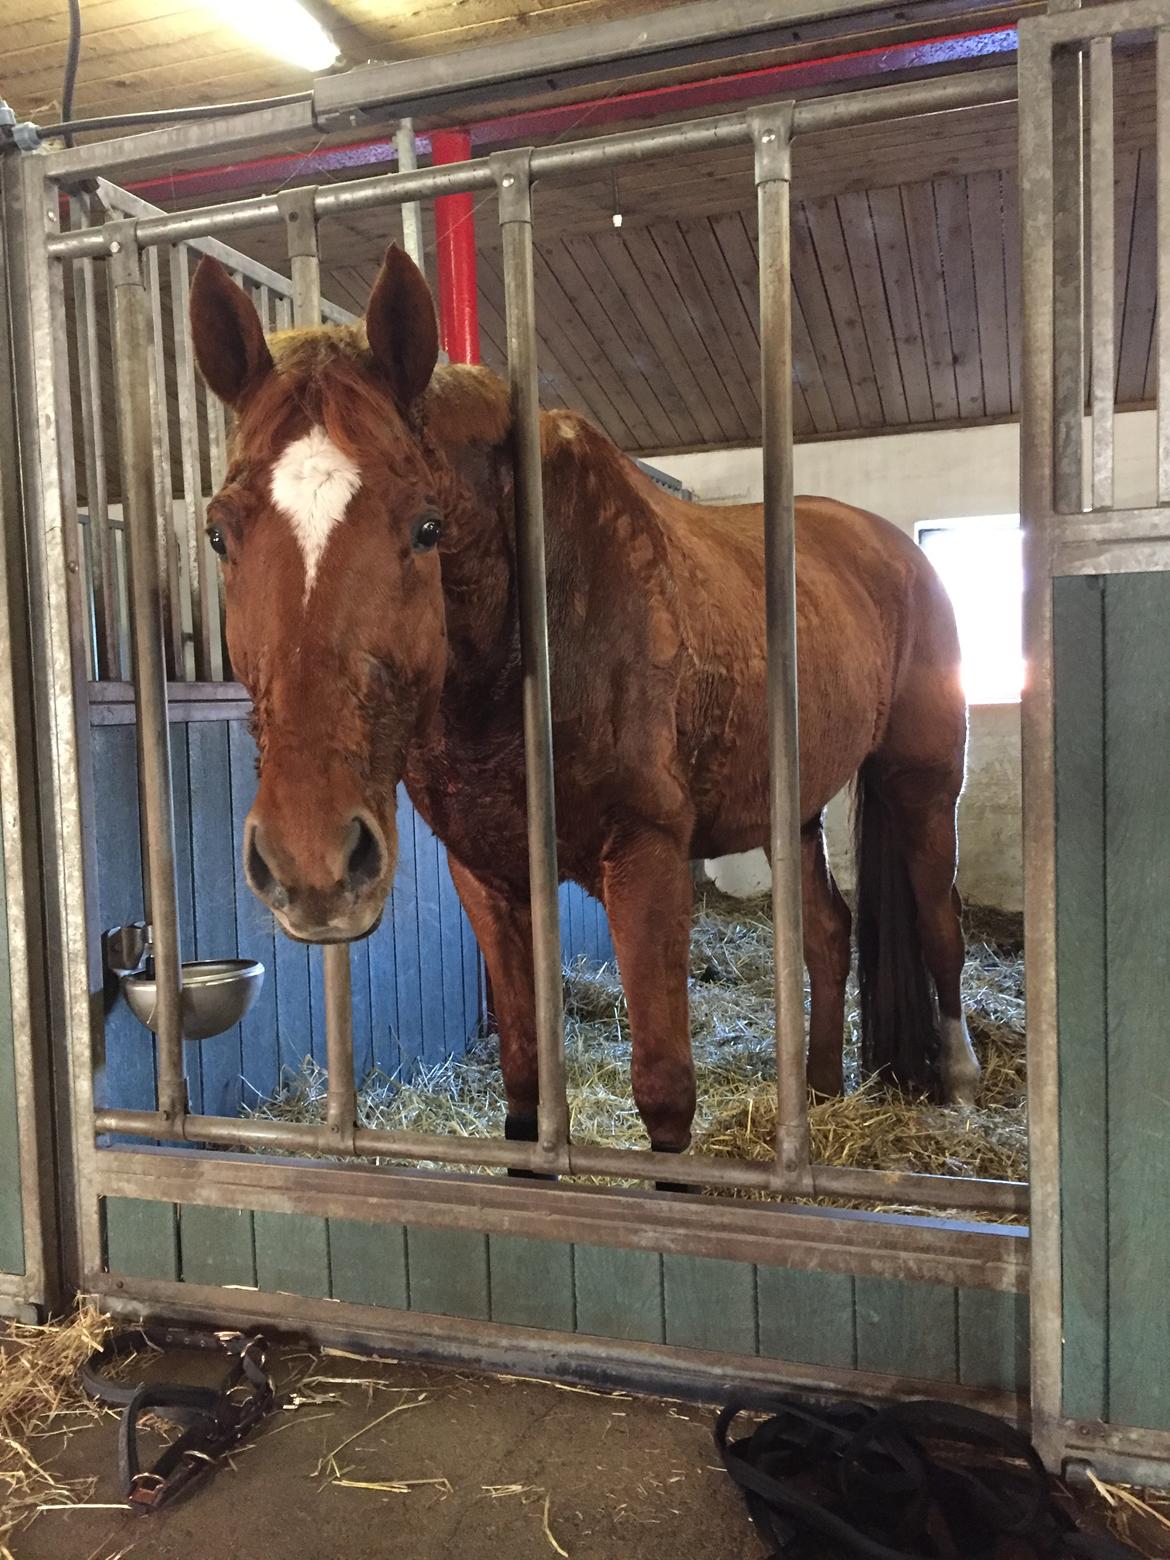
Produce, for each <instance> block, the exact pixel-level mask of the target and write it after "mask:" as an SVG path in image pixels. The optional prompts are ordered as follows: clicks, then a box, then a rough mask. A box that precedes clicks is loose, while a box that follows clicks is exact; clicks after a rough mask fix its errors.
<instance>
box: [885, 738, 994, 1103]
mask: <svg viewBox="0 0 1170 1560" xmlns="http://www.w3.org/2000/svg"><path fill="white" fill-rule="evenodd" d="M961 787H962V772H961V770H956V771H955V772H953V773H949V772H948V773H940V772H939V771H938V770H937V769H926V768H924V769H908V770H902V771H898V770H894V771H893V772H889V771H887V772H886V773H885V774H884V775H883V776H882V780H881V789H882V792H883V793H884V795H885V797H886V798H887V801H888V803H889V805H890V807H891V809H892V811H893V815H894V819H895V821H896V826H897V829H898V833H899V835H900V842H901V846H902V852H903V856H904V858H905V861H906V867H907V871H908V872H909V875H910V884H911V887H912V889H913V892H914V900H915V904H916V906H917V910H918V935H919V938H920V940H921V943H922V956H923V958H924V960H925V961H926V967H927V969H928V970H929V971H930V974H931V977H932V978H933V980H934V984H935V988H936V990H937V992H938V1012H939V1041H940V1050H939V1070H940V1072H941V1074H942V1086H943V1097H944V1099H946V1100H947V1101H948V1102H949V1103H950V1104H953V1105H973V1104H974V1103H975V1091H976V1088H977V1086H978V1083H979V1062H978V1059H977V1058H976V1056H975V1049H974V1047H973V1046H972V1044H971V1037H970V1035H969V1033H968V1032H967V1020H966V1017H965V1016H964V1013H963V998H962V994H961V985H962V978H963V961H964V958H965V952H966V950H965V947H964V943H963V925H962V902H961V900H960V899H959V893H958V890H957V888H956V887H955V872H956V868H957V866H958V859H959V851H958V836H957V831H956V811H957V808H958V802H959V792H960V789H961Z"/></svg>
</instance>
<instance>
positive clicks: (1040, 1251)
mask: <svg viewBox="0 0 1170 1560" xmlns="http://www.w3.org/2000/svg"><path fill="white" fill-rule="evenodd" d="M1019 81H1020V107H1019V114H1020V143H1019V179H1020V216H1021V223H1022V246H1023V250H1022V282H1023V320H1024V340H1023V362H1022V375H1021V389H1022V403H1021V419H1020V518H1021V522H1022V524H1023V531H1024V653H1025V656H1026V658H1027V676H1026V678H1025V685H1024V693H1023V702H1022V707H1021V733H1022V743H1023V798H1024V915H1025V921H1026V923H1027V927H1028V938H1027V946H1026V949H1025V964H1026V969H1025V977H1026V981H1027V988H1028V1137H1029V1154H1030V1162H1031V1211H1030V1217H1029V1225H1030V1229H1031V1243H1032V1260H1031V1286H1030V1293H1031V1300H1030V1319H1031V1320H1030V1328H1031V1373H1032V1383H1031V1403H1032V1434H1033V1438H1034V1440H1035V1441H1036V1444H1037V1446H1038V1447H1039V1449H1040V1452H1041V1455H1042V1456H1043V1458H1044V1460H1045V1462H1046V1463H1047V1464H1048V1466H1049V1467H1054V1468H1059V1466H1060V1463H1061V1460H1062V1450H1063V1446H1062V1436H1061V1431H1060V1418H1061V1402H1062V1382H1061V1376H1062V1363H1063V1348H1062V1330H1063V1328H1062V1304H1063V1301H1062V1295H1061V1235H1060V1094H1059V1051H1058V1044H1057V1029H1056V801H1055V763H1056V759H1055V743H1054V730H1053V686H1052V677H1053V671H1052V555H1053V534H1052V533H1053V511H1054V507H1055V505H1054V500H1055V469H1054V468H1055V438H1054V425H1055V396H1054V377H1055V343H1054V339H1053V338H1054V334H1055V330H1056V323H1057V319H1058V316H1057V315H1056V313H1055V295H1056V294H1055V277H1054V255H1055V222H1056V213H1055V204H1056V200H1055V194H1054V179H1053V175H1054V153H1055V147H1054V136H1055V116H1054V110H1053V85H1054V83H1053V72H1052V58H1051V51H1050V49H1049V46H1048V45H1047V43H1046V42H1045V41H1044V37H1043V34H1042V33H1037V31H1036V28H1035V27H1033V26H1032V24H1031V23H1030V22H1028V21H1027V20H1024V21H1022V22H1021V23H1020V28H1019ZM1064 195H1065V192H1064V191H1063V189H1062V190H1061V196H1062V198H1064ZM1072 324H1073V329H1074V330H1078V329H1079V327H1078V324H1077V321H1076V320H1074V321H1073V322H1072Z"/></svg>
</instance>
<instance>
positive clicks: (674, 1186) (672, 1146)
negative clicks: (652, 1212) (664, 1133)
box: [650, 1138, 703, 1196]
mask: <svg viewBox="0 0 1170 1560" xmlns="http://www.w3.org/2000/svg"><path fill="white" fill-rule="evenodd" d="M690 1146H691V1141H690V1138H688V1139H687V1141H686V1142H685V1143H655V1142H654V1140H653V1138H652V1139H651V1140H650V1147H651V1150H652V1151H653V1152H654V1153H656V1154H685V1153H686V1151H687V1149H688V1148H690ZM654 1190H655V1191H656V1192H685V1193H689V1194H690V1195H692V1196H693V1195H696V1194H697V1193H699V1192H701V1191H702V1190H703V1188H702V1187H701V1186H692V1185H691V1184H690V1182H688V1181H655V1183H654Z"/></svg>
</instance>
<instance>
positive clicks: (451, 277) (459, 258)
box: [431, 130, 480, 363]
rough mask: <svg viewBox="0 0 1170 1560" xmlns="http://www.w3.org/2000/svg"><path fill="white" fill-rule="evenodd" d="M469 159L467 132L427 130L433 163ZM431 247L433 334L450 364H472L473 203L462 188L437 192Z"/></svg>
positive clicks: (475, 354)
mask: <svg viewBox="0 0 1170 1560" xmlns="http://www.w3.org/2000/svg"><path fill="white" fill-rule="evenodd" d="M470 160H471V134H470V132H469V131H467V130H432V131H431V161H432V163H433V164H434V165H435V166H436V167H441V166H443V165H445V164H448V163H466V162H469V161H470ZM435 248H436V251H437V254H438V261H439V335H440V337H441V340H442V344H443V350H444V351H445V352H446V353H447V355H448V356H449V357H450V359H451V361H452V363H478V362H479V360H480V356H479V293H478V291H477V286H476V268H477V259H478V257H477V255H476V252H475V203H474V201H473V200H472V198H471V195H470V194H468V193H467V192H463V193H462V194H459V195H440V196H439V197H438V199H437V200H436V201H435Z"/></svg>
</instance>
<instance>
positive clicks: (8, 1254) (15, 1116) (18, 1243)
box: [0, 830, 24, 1273]
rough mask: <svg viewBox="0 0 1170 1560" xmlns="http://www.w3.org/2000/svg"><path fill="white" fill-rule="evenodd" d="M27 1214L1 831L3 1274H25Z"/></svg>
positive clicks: (0, 1188) (0, 1169)
mask: <svg viewBox="0 0 1170 1560" xmlns="http://www.w3.org/2000/svg"><path fill="white" fill-rule="evenodd" d="M23 1226H24V1213H23V1199H22V1195H21V1189H20V1122H19V1112H18V1110H17V1104H16V1058H15V1049H14V1040H13V1033H12V974H11V968H10V964H9V957H8V911H7V906H6V903H5V897H4V849H3V833H2V830H0V1273H23V1272H24V1227H23Z"/></svg>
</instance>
